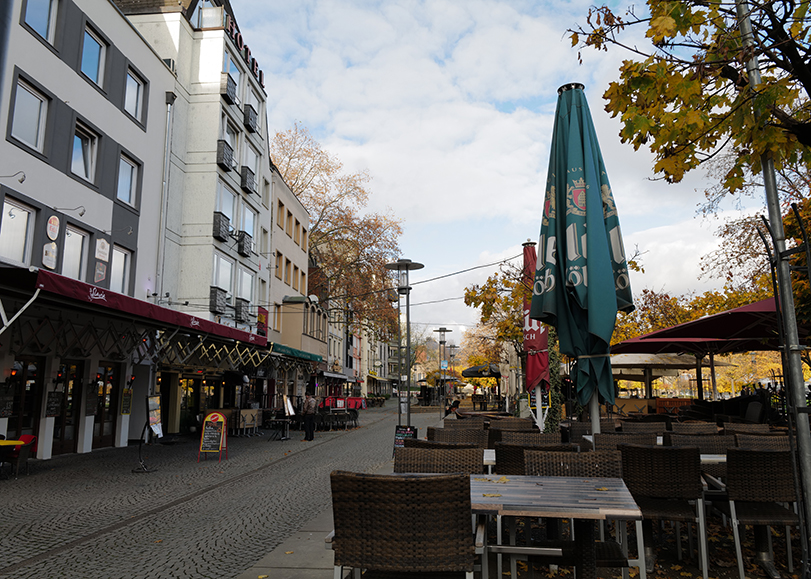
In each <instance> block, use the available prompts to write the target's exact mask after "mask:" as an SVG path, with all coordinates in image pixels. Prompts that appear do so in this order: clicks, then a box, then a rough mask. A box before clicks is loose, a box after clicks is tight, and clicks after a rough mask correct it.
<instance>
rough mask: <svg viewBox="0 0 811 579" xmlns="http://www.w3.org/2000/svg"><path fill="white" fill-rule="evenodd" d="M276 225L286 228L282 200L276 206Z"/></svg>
mask: <svg viewBox="0 0 811 579" xmlns="http://www.w3.org/2000/svg"><path fill="white" fill-rule="evenodd" d="M276 225H278V226H279V227H281V228H282V229H284V203H282V202H281V201H279V203H278V205H277V207H276Z"/></svg>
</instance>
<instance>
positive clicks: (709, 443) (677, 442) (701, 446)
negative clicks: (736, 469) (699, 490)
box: [668, 434, 735, 479]
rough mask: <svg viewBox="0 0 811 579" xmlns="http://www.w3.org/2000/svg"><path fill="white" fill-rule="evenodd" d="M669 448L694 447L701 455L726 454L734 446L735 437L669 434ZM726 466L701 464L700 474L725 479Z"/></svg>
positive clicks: (721, 464) (723, 464) (722, 464)
mask: <svg viewBox="0 0 811 579" xmlns="http://www.w3.org/2000/svg"><path fill="white" fill-rule="evenodd" d="M668 439H669V442H670V446H695V447H697V448H698V451H699V452H700V453H701V454H726V453H727V449H729V448H733V447H734V446H735V437H734V436H732V435H729V434H670V436H669V437H668ZM726 471H727V469H726V464H725V463H723V462H722V463H717V464H702V465H701V472H703V473H706V474H709V475H712V476H714V477H717V478H722V479H723V478H725V477H726Z"/></svg>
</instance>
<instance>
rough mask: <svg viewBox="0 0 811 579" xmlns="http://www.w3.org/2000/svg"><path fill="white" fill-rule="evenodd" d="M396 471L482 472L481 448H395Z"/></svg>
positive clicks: (482, 453)
mask: <svg viewBox="0 0 811 579" xmlns="http://www.w3.org/2000/svg"><path fill="white" fill-rule="evenodd" d="M394 472H396V473H409V472H410V473H457V472H458V473H462V474H483V473H484V450H482V449H481V448H458V449H456V448H455V449H449V448H397V449H395V451H394Z"/></svg>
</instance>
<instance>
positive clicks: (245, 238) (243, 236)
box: [237, 231, 253, 257]
mask: <svg viewBox="0 0 811 579" xmlns="http://www.w3.org/2000/svg"><path fill="white" fill-rule="evenodd" d="M252 249H253V237H251V234H250V233H248V232H247V231H240V232H239V233H238V234H237V253H239V255H242V256H244V257H248V256H249V255H250V254H251V250H252Z"/></svg>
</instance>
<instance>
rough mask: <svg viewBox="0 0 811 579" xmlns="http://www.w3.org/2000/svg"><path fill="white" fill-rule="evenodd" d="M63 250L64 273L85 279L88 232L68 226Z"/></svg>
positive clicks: (80, 279)
mask: <svg viewBox="0 0 811 579" xmlns="http://www.w3.org/2000/svg"><path fill="white" fill-rule="evenodd" d="M62 251H63V253H62V275H64V276H66V277H70V278H73V279H78V280H79V281H84V273H85V270H86V269H87V267H86V266H87V234H86V233H83V232H81V231H79V230H78V229H76V228H74V227H70V226H68V227H67V228H66V230H65V245H64V248H63V250H62Z"/></svg>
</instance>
